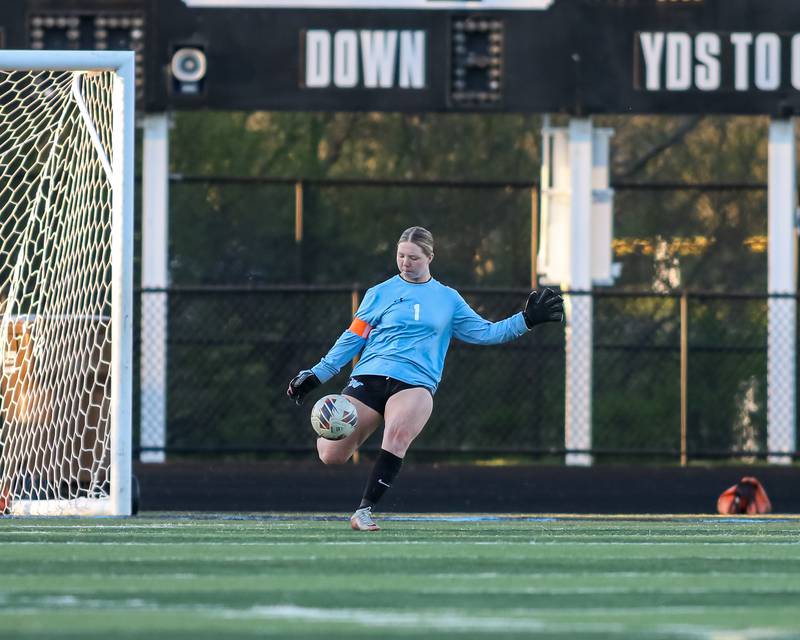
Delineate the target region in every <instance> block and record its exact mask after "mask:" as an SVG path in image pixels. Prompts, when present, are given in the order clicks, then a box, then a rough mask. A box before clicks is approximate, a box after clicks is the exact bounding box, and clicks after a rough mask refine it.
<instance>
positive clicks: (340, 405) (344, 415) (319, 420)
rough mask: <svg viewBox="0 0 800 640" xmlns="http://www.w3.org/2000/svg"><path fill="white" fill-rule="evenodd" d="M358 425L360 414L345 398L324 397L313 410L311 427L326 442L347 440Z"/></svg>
mask: <svg viewBox="0 0 800 640" xmlns="http://www.w3.org/2000/svg"><path fill="white" fill-rule="evenodd" d="M357 424H358V413H357V412H356V408H355V407H354V406H353V403H352V402H350V401H349V400H348V399H347V398H345V397H344V396H340V395H336V394H331V395H329V396H323V397H322V398H320V399H319V400H317V403H316V404H315V405H314V408H313V409H311V426H312V427H313V428H314V431H316V432H317V434H318V435H319V436H321V437H322V438H325V439H326V440H341V439H342V438H346V437H347V436H349V435H350V434H351V433H353V431H354V430H355V428H356V425H357Z"/></svg>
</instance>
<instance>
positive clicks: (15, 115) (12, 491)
mask: <svg viewBox="0 0 800 640" xmlns="http://www.w3.org/2000/svg"><path fill="white" fill-rule="evenodd" d="M134 110H135V87H134V54H133V52H132V51H3V50H0V316H1V317H2V324H0V356H1V358H0V364H2V367H3V369H2V376H0V381H1V382H2V388H0V401H1V402H2V404H1V405H0V408H1V411H0V513H2V512H5V513H11V514H14V515H130V513H131V485H132V478H131V471H132V469H131V449H132V352H133V337H132V336H133V323H132V317H133V293H132V292H133V186H134V183H133V168H134V164H133V153H134Z"/></svg>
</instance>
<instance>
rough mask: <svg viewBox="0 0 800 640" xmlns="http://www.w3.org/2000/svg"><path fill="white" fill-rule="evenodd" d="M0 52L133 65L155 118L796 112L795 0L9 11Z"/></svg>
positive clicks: (324, 1)
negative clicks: (93, 54) (81, 51)
mask: <svg viewBox="0 0 800 640" xmlns="http://www.w3.org/2000/svg"><path fill="white" fill-rule="evenodd" d="M0 46H4V47H6V48H48V49H56V48H90V49H91V48H98V49H114V48H126V49H133V50H135V51H136V53H137V65H138V76H137V82H138V85H139V94H138V98H139V105H140V108H141V109H143V110H145V111H150V112H157V111H163V110H166V109H197V108H213V109H245V110H249V109H264V110H330V111H412V112H414V111H416V112H423V111H477V112H492V111H506V112H562V113H570V114H574V115H591V114H601V113H632V114H633V113H664V114H669V113H671V114H679V113H729V114H769V115H776V116H788V115H791V114H796V113H800V1H798V0H464V1H462V2H459V1H458V0H384V1H383V2H380V1H378V0H376V1H374V2H373V1H371V0H351V1H350V2H345V1H344V0H317V1H316V2H314V1H310V0H309V1H307V2H306V1H304V0H296V1H294V2H292V1H291V0H272V1H270V0H3V1H2V2H1V3H0Z"/></svg>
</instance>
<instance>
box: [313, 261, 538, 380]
mask: <svg viewBox="0 0 800 640" xmlns="http://www.w3.org/2000/svg"><path fill="white" fill-rule="evenodd" d="M527 332H528V327H527V326H526V324H525V319H524V318H523V316H522V313H521V312H520V313H516V314H514V315H513V316H511V317H509V318H506V319H505V320H501V321H499V322H489V321H488V320H484V319H483V318H481V317H480V316H479V315H478V314H477V313H476V312H475V311H474V310H473V309H472V308H471V307H470V306H469V305H468V304H467V303H466V302H465V301H464V298H462V297H461V295H460V294H459V293H458V291H456V290H455V289H452V288H450V287H447V286H445V285H443V284H442V283H440V282H439V281H437V280H435V279H433V278H431V279H430V280H428V281H427V282H423V283H412V282H407V281H405V280H403V279H402V278H401V277H400V276H394V277H393V278H390V279H389V280H386V281H385V282H381V283H380V284H378V285H375V286H374V287H372V288H371V289H369V290H368V291H367V293H366V295H365V296H364V300H363V301H362V302H361V306H360V307H359V308H358V311H356V315H355V320H354V322H353V325H351V327H350V328H349V329H348V330H346V331H345V332H344V333H343V334H342V335H341V336H340V337H339V339H338V340H337V341H336V343H335V344H334V345H333V347H331V350H330V351H329V352H328V354H327V355H326V356H325V357H324V358H322V360H320V362H319V363H318V364H316V365H315V366H314V367H312V368H311V371H313V372H314V375H316V376H317V378H319V381H320V382H326V381H327V380H329V379H330V378H332V377H333V376H335V375H336V374H337V373H339V371H340V370H341V368H342V367H343V366H345V365H346V364H347V363H349V362H350V361H351V360H352V359H353V358H354V357H355V356H356V355H358V354H359V353H361V357H360V358H359V360H358V363H357V364H356V366H355V368H354V369H353V375H354V376H357V375H375V376H388V377H391V378H395V379H397V380H401V381H402V382H406V383H408V384H411V385H415V386H423V387H427V388H428V389H430V390H431V391H432V392H434V391H435V390H436V387H437V386H438V385H439V382H440V380H441V379H442V369H443V368H444V359H445V355H446V354H447V348H448V347H449V346H450V338H451V337H456V338H458V339H459V340H462V341H464V342H469V343H472V344H500V343H502V342H508V341H509V340H514V339H515V338H518V337H520V336H521V335H523V334H525V333H527Z"/></svg>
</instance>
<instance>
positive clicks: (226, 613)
mask: <svg viewBox="0 0 800 640" xmlns="http://www.w3.org/2000/svg"><path fill="white" fill-rule="evenodd" d="M120 605H122V606H124V607H125V608H127V609H133V610H137V611H139V612H151V613H192V614H194V615H196V616H204V617H210V618H222V619H225V620H254V619H255V620H290V621H302V622H322V623H331V624H336V623H339V624H355V625H359V626H363V627H369V628H375V627H388V628H397V627H401V628H407V629H416V628H420V629H425V630H429V629H434V630H436V631H461V630H463V631H473V632H479V633H507V632H521V631H522V632H525V631H527V632H536V631H538V632H552V633H570V632H572V633H575V632H583V633H592V632H594V633H598V632H605V633H621V632H626V631H627V632H633V631H635V632H636V633H638V634H640V635H641V636H645V637H646V636H648V635H655V634H658V635H661V636H663V635H664V634H668V635H676V636H682V637H686V636H689V637H697V638H701V639H705V640H765V639H768V638H776V639H777V638H794V637H796V635H795V633H794V631H789V630H784V629H778V628H750V629H744V630H743V629H725V628H719V627H714V626H712V625H692V624H657V625H655V626H654V627H653V628H652V629H642V628H641V626H640V625H636V624H626V623H624V622H602V621H592V622H585V623H580V622H551V621H545V620H543V619H542V618H540V617H533V616H531V615H530V613H531V611H529V610H524V609H510V610H507V611H506V615H504V616H479V615H464V613H463V612H461V611H457V610H446V609H445V610H442V609H437V610H429V611H425V612H399V611H391V610H386V609H383V610H380V609H379V610H371V609H323V608H319V607H303V606H297V605H272V606H270V605H266V606H254V607H249V608H246V609H234V608H231V607H207V606H197V605H195V606H180V605H168V606H161V605H159V603H157V602H148V601H146V600H142V599H141V598H129V599H127V600H121V601H113V600H101V599H97V598H80V597H77V596H72V595H65V596H52V597H44V598H28V599H25V602H24V605H23V606H22V607H14V606H10V607H9V606H8V605H7V604H6V605H5V606H4V612H5V613H6V614H9V613H11V614H13V613H30V614H35V613H40V612H41V609H42V608H43V607H48V608H51V609H52V608H59V607H60V608H63V609H74V608H79V609H98V610H103V611H107V612H114V611H118V610H119V609H120ZM732 607H733V605H727V606H724V607H718V606H697V607H641V608H640V607H634V608H588V609H585V608H580V609H576V608H568V609H560V608H559V609H555V608H540V609H535V611H537V612H539V614H540V615H548V614H549V615H553V614H555V615H559V616H564V617H570V616H571V614H572V613H574V618H577V617H578V616H580V615H585V614H587V613H589V614H596V615H600V616H616V615H620V614H622V615H626V614H633V615H640V614H642V613H655V614H669V615H675V614H681V613H685V614H701V615H703V614H707V613H709V612H710V611H720V610H722V611H724V610H728V609H731V608H732Z"/></svg>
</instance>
